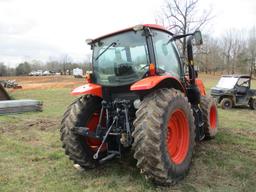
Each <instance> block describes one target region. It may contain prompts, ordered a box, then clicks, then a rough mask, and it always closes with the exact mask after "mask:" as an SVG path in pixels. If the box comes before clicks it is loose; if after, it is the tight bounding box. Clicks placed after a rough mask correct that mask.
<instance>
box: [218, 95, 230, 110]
mask: <svg viewBox="0 0 256 192" xmlns="http://www.w3.org/2000/svg"><path fill="white" fill-rule="evenodd" d="M220 105H221V108H222V109H231V108H232V107H233V102H232V100H231V99H230V98H224V99H222V100H221V102H220Z"/></svg>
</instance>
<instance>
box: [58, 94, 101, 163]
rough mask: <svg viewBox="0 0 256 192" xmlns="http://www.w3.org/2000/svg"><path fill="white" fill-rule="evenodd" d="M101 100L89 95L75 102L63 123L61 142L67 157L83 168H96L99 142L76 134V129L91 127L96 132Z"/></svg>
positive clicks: (65, 114)
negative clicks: (94, 156)
mask: <svg viewBox="0 0 256 192" xmlns="http://www.w3.org/2000/svg"><path fill="white" fill-rule="evenodd" d="M100 109H101V98H99V97H95V96H91V95H87V96H83V97H80V98H78V99H77V100H75V101H74V102H73V103H72V104H71V105H70V106H69V107H68V108H67V110H66V112H65V113H64V115H63V119H62V121H61V129H60V133H61V141H62V143H63V148H64V149H65V153H66V155H68V156H69V158H70V159H71V160H72V161H73V162H74V164H78V165H80V166H81V167H82V168H94V167H95V166H96V165H97V164H98V161H96V160H94V159H93V155H94V153H95V152H96V150H97V147H98V146H99V145H100V144H101V142H100V141H99V140H95V139H91V138H86V137H83V136H80V135H77V134H75V133H74V132H73V131H72V129H74V127H89V129H90V131H94V130H95V129H96V126H97V124H98V121H99V110H100Z"/></svg>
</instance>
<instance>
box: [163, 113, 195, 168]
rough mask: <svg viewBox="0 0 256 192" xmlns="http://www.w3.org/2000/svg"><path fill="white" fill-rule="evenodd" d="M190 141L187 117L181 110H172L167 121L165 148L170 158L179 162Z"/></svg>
mask: <svg viewBox="0 0 256 192" xmlns="http://www.w3.org/2000/svg"><path fill="white" fill-rule="evenodd" d="M189 141H190V131H189V123H188V119H187V117H186V115H185V113H184V111H183V110H181V109H177V110H176V111H174V112H173V113H172V114H171V116H170V118H169V122H168V137H167V149H168V154H169V157H170V159H171V160H172V161H173V162H174V163H175V164H181V163H182V162H183V161H184V159H185V158H186V156H187V153H188V149H189Z"/></svg>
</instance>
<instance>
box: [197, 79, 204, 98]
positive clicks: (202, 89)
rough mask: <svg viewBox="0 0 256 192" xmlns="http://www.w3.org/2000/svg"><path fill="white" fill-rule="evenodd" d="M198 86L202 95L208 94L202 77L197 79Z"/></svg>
mask: <svg viewBox="0 0 256 192" xmlns="http://www.w3.org/2000/svg"><path fill="white" fill-rule="evenodd" d="M196 86H197V87H198V89H199V91H200V93H201V95H202V96H205V95H206V91H205V87H204V84H203V81H202V80H201V79H196Z"/></svg>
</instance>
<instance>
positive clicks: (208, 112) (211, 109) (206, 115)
mask: <svg viewBox="0 0 256 192" xmlns="http://www.w3.org/2000/svg"><path fill="white" fill-rule="evenodd" d="M201 109H202V112H203V121H204V131H205V138H206V139H211V138H214V137H215V135H216V133H217V131H218V113H217V105H216V103H215V100H214V99H213V98H212V97H210V96H202V97H201Z"/></svg>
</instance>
